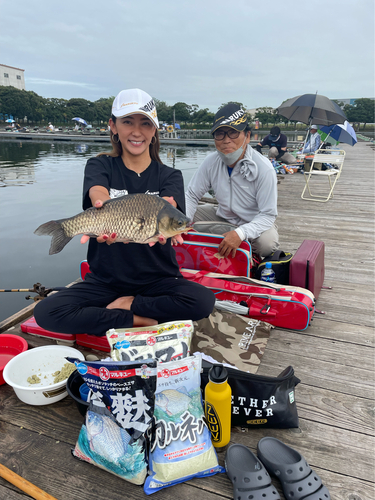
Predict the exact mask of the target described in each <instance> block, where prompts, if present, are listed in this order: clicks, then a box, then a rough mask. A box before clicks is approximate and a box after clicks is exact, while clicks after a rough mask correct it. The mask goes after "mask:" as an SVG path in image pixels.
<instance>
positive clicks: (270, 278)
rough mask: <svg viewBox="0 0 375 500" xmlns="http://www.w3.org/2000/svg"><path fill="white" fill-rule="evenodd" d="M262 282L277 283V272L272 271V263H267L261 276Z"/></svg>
mask: <svg viewBox="0 0 375 500" xmlns="http://www.w3.org/2000/svg"><path fill="white" fill-rule="evenodd" d="M260 279H261V281H267V282H268V283H276V276H275V271H274V270H273V269H272V262H266V265H265V266H264V269H263V270H262V273H261V275H260Z"/></svg>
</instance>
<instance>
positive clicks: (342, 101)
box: [333, 97, 375, 106]
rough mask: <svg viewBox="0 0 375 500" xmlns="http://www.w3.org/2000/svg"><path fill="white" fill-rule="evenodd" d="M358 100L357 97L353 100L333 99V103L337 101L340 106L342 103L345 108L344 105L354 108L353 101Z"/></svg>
mask: <svg viewBox="0 0 375 500" xmlns="http://www.w3.org/2000/svg"><path fill="white" fill-rule="evenodd" d="M357 99H359V97H356V98H355V99H353V98H352V99H333V100H334V101H337V102H339V103H340V104H341V103H343V106H345V105H346V104H350V105H351V106H354V104H355V101H356V100H357ZM369 99H373V100H374V99H375V97H369Z"/></svg>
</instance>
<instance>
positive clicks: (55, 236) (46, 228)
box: [34, 220, 72, 255]
mask: <svg viewBox="0 0 375 500" xmlns="http://www.w3.org/2000/svg"><path fill="white" fill-rule="evenodd" d="M34 234H36V235H38V236H44V235H47V236H52V241H51V246H50V249H49V254H50V255H53V254H55V253H59V252H61V250H62V249H63V248H64V246H65V245H66V244H67V243H69V241H70V240H71V239H72V238H71V237H70V236H67V235H66V234H65V231H64V229H63V227H62V225H61V222H60V221H56V220H51V221H49V222H46V223H45V224H42V225H41V226H39V227H38V228H37V229H35V231H34Z"/></svg>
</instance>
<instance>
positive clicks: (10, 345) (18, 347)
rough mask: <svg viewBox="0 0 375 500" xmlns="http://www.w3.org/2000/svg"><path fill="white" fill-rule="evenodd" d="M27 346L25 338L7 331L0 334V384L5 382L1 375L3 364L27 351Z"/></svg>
mask: <svg viewBox="0 0 375 500" xmlns="http://www.w3.org/2000/svg"><path fill="white" fill-rule="evenodd" d="M28 347H29V346H28V345H27V342H26V340H25V339H23V338H22V337H19V336H18V335H10V334H8V333H2V334H1V335H0V385H2V384H5V380H4V377H3V370H4V368H5V365H6V364H7V363H9V361H10V360H11V359H13V358H14V357H15V356H17V355H18V354H20V353H21V352H25V351H27V349H28Z"/></svg>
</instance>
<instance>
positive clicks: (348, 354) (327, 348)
mask: <svg viewBox="0 0 375 500" xmlns="http://www.w3.org/2000/svg"><path fill="white" fill-rule="evenodd" d="M310 332H311V333H312V331H311V330H310ZM268 348H270V349H272V350H275V351H277V352H279V353H281V352H283V353H285V354H286V355H289V354H293V353H295V352H298V355H299V356H300V357H302V358H307V359H309V358H311V353H314V352H316V353H319V362H324V361H326V362H328V363H332V364H339V365H345V366H346V367H347V368H348V369H350V368H352V367H354V368H355V367H356V366H358V365H359V366H360V367H361V369H362V370H367V371H368V372H369V373H371V372H372V370H373V367H374V349H372V348H371V347H369V346H363V345H357V344H350V346H349V348H348V346H347V344H345V343H344V342H340V341H337V340H330V339H325V338H316V337H314V336H313V335H307V334H305V335H300V334H299V333H298V332H295V331H291V330H281V329H277V328H275V329H273V330H271V344H269V345H268V346H267V350H268Z"/></svg>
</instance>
